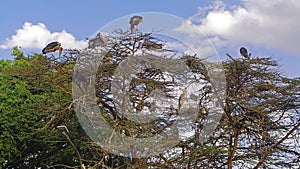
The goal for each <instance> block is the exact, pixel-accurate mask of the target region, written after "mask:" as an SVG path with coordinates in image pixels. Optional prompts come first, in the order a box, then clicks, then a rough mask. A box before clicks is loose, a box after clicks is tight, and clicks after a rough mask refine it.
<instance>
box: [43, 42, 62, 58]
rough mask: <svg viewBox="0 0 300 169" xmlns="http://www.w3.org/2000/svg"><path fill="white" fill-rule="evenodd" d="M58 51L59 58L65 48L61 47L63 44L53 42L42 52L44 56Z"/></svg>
mask: <svg viewBox="0 0 300 169" xmlns="http://www.w3.org/2000/svg"><path fill="white" fill-rule="evenodd" d="M57 50H59V56H60V55H61V52H62V50H63V48H62V47H61V43H59V42H51V43H49V44H48V45H47V46H46V47H45V48H44V49H43V50H42V52H43V54H46V53H50V52H55V51H57Z"/></svg>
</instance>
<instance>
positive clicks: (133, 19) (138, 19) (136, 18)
mask: <svg viewBox="0 0 300 169" xmlns="http://www.w3.org/2000/svg"><path fill="white" fill-rule="evenodd" d="M142 21H143V17H141V16H136V15H135V16H133V17H131V18H130V21H129V24H130V31H131V33H133V29H134V27H136V26H137V25H138V24H139V23H141V22H142Z"/></svg>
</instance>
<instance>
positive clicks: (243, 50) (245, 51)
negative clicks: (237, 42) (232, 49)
mask: <svg viewBox="0 0 300 169" xmlns="http://www.w3.org/2000/svg"><path fill="white" fill-rule="evenodd" d="M240 54H241V55H242V56H244V57H245V58H246V59H249V58H250V55H249V54H248V50H247V49H246V48H245V47H241V48H240Z"/></svg>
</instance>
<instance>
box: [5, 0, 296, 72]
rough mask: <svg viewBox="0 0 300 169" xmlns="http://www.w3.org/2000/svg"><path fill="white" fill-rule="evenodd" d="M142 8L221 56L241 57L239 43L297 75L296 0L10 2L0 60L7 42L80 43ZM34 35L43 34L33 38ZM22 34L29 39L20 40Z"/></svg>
mask: <svg viewBox="0 0 300 169" xmlns="http://www.w3.org/2000/svg"><path fill="white" fill-rule="evenodd" d="M141 12H163V13H169V14H173V15H176V16H179V17H182V18H184V19H186V20H189V21H190V22H192V23H193V24H195V25H196V26H197V27H198V28H199V30H201V31H202V32H204V33H205V34H206V35H208V37H210V38H211V41H212V42H213V44H214V45H215V47H216V49H217V51H218V52H219V55H220V57H221V59H225V53H230V54H232V55H233V56H234V57H240V56H239V54H238V49H239V47H240V46H246V47H247V48H248V49H249V50H250V52H251V53H253V54H255V56H258V57H259V56H271V57H273V58H274V59H276V60H278V61H279V63H280V64H281V65H282V70H283V72H284V74H286V75H288V76H290V77H295V76H300V69H299V68H298V65H299V63H300V55H299V54H298V53H299V52H300V48H299V47H298V44H300V40H299V39H300V24H299V23H297V22H298V18H299V17H300V1H294V0H277V1H270V0H251V1H247V0H243V1H240V0H225V1H220V0H216V1H212V0H189V1H186V0H160V1H159V0H152V1H142V0H106V1H102V0H88V1H75V0H73V1H71V0H63V1H59V0H51V1H43V0H28V1H16V0H10V1H6V2H5V3H2V5H1V7H0V15H1V20H0V21H1V26H0V59H7V58H12V57H11V56H10V53H11V46H13V45H17V42H20V44H22V45H23V46H22V45H20V46H22V50H24V51H25V53H28V54H31V53H32V52H39V51H40V50H41V46H43V45H44V43H46V41H49V40H54V39H55V38H58V37H59V38H65V37H66V36H68V41H72V40H74V44H76V45H78V46H80V45H81V42H82V41H83V40H84V39H85V38H86V37H90V36H91V35H93V34H94V33H95V31H97V30H98V29H99V28H101V27H103V26H104V25H105V24H108V23H109V22H111V21H113V20H115V19H118V18H120V17H123V16H126V15H131V14H133V13H141ZM26 22H27V24H26V26H24V25H25V23H26ZM39 23H40V25H38V24H39ZM25 28H26V29H25ZM28 29H32V30H37V31H36V33H35V32H34V31H33V32H34V34H33V35H32V34H30V33H26V31H25V33H24V31H23V34H22V31H21V30H27V31H28ZM17 30H19V34H17V32H16V31H17ZM39 31H40V32H39ZM43 31H45V32H46V33H47V34H45V33H44V32H43ZM39 33H41V34H42V33H44V34H43V36H42V35H39ZM35 35H39V37H46V38H45V39H44V40H40V39H34V38H33V37H34V36H35ZM13 36H15V37H13ZM26 36H30V37H29V39H31V38H33V39H32V41H25V42H23V43H21V40H22V38H23V40H24V37H26ZM31 36H32V37H31ZM14 38H15V39H14ZM13 39H14V40H13ZM18 45H19V44H18ZM70 45H71V44H70Z"/></svg>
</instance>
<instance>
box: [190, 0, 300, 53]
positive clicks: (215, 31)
mask: <svg viewBox="0 0 300 169" xmlns="http://www.w3.org/2000/svg"><path fill="white" fill-rule="evenodd" d="M241 2H242V4H241V5H239V6H237V5H235V6H230V7H228V6H226V5H225V4H224V3H223V2H222V1H220V0H217V1H215V2H214V3H213V4H212V5H210V6H207V7H200V8H199V9H198V12H197V13H196V14H195V15H194V16H192V17H190V18H189V20H190V21H192V22H193V23H195V24H196V25H197V27H198V28H199V30H200V31H202V32H203V33H205V34H206V35H208V36H210V37H212V39H213V40H214V39H215V41H214V43H215V44H216V45H220V46H224V45H232V44H240V43H249V44H253V45H259V46H262V47H267V48H276V49H280V50H283V51H289V52H294V53H300V47H299V44H300V22H299V21H298V20H299V18H300V1H299V0H244V1H241ZM224 42H226V43H224Z"/></svg>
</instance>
